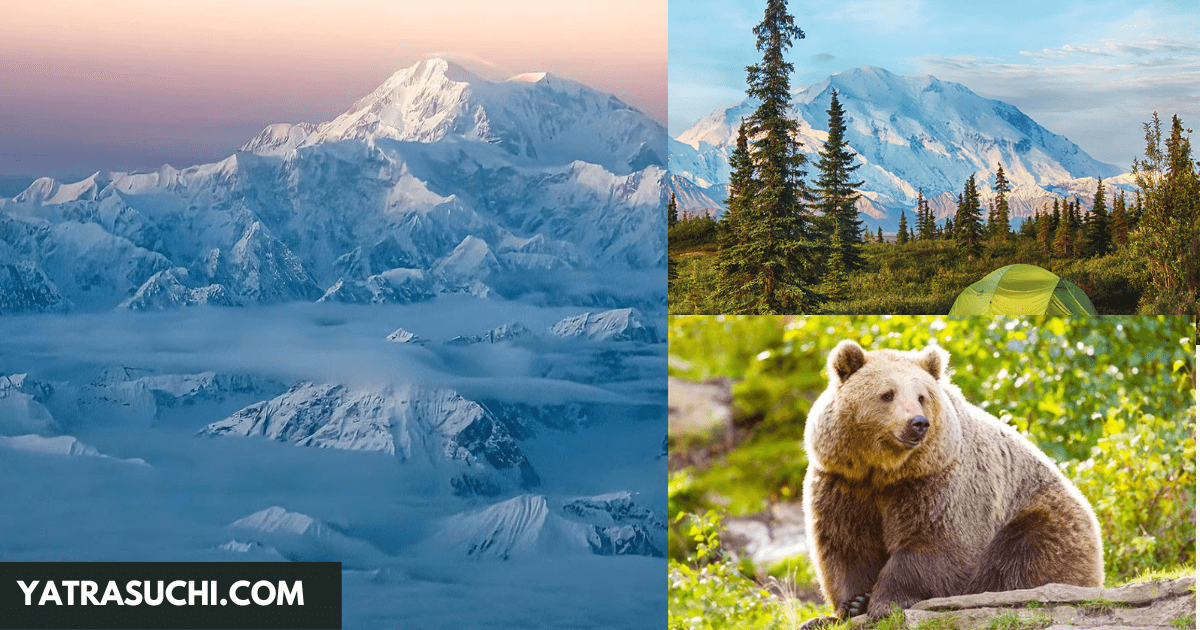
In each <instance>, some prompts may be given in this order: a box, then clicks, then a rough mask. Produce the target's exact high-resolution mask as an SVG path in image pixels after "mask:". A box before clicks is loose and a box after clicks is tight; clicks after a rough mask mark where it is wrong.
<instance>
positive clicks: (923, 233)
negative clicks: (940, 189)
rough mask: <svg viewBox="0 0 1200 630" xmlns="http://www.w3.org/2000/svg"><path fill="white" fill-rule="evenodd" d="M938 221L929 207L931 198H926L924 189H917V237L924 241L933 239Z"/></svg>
mask: <svg viewBox="0 0 1200 630" xmlns="http://www.w3.org/2000/svg"><path fill="white" fill-rule="evenodd" d="M936 230H937V223H935V222H934V220H933V211H932V210H930V209H929V200H928V199H926V198H925V191H924V189H920V190H917V237H918V238H920V239H921V240H922V241H929V240H933V239H934V238H935V237H934V232H935V231H936Z"/></svg>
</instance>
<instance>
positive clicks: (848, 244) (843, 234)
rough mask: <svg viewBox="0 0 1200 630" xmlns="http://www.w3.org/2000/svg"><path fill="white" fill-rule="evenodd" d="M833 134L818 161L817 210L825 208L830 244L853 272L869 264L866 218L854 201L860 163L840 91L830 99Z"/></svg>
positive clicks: (844, 265)
mask: <svg viewBox="0 0 1200 630" xmlns="http://www.w3.org/2000/svg"><path fill="white" fill-rule="evenodd" d="M827 113H828V114H829V137H828V139H826V140H825V145H824V146H823V147H822V148H821V150H820V152H819V155H820V158H819V159H818V160H817V164H816V167H817V172H818V173H820V176H819V177H818V178H817V183H816V191H815V192H816V196H817V199H818V200H819V201H818V203H817V209H819V210H820V211H821V213H822V214H823V215H824V217H825V219H826V223H827V224H828V225H829V226H830V229H831V230H832V235H831V238H830V245H831V246H832V247H836V248H837V250H838V255H839V256H840V257H841V259H842V262H841V268H842V270H843V271H845V272H847V273H849V272H852V271H857V270H859V269H863V268H864V267H866V264H867V262H866V259H865V258H863V255H862V248H861V247H860V246H859V243H860V242H861V241H862V236H861V235H862V232H863V227H862V221H861V220H859V218H858V209H857V208H855V206H854V202H855V201H857V200H858V197H859V194H858V192H857V191H856V188H858V187H859V186H862V184H863V183H862V182H855V181H851V179H852V178H853V174H854V171H856V170H858V167H859V166H860V165H859V164H855V163H854V153H852V152H851V150H850V147H849V145H847V144H846V139H845V136H846V121H845V118H844V116H845V111H844V110H843V109H842V105H841V103H839V102H838V95H837V90H834V91H833V95H832V96H831V97H830V99H829V109H828V110H827Z"/></svg>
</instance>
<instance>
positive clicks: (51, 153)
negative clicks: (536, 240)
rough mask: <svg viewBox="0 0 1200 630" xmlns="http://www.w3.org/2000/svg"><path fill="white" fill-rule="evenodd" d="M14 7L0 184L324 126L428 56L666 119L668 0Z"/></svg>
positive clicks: (213, 1)
mask: <svg viewBox="0 0 1200 630" xmlns="http://www.w3.org/2000/svg"><path fill="white" fill-rule="evenodd" d="M10 4H13V3H10ZM15 5H16V6H7V7H5V9H4V10H3V19H2V20H0V175H4V174H22V175H42V174H52V175H57V174H76V173H78V174H86V173H90V172H92V171H95V170H101V169H112V170H123V169H134V168H154V167H157V166H158V165H160V164H162V163H163V162H170V163H171V164H173V165H174V166H177V167H182V166H187V165H190V164H194V163H197V162H204V161H211V160H215V159H220V158H222V157H224V156H226V155H229V154H230V153H231V152H233V151H234V150H235V149H236V148H237V147H238V146H239V145H240V144H241V143H242V142H244V141H245V140H247V139H249V138H250V137H251V136H253V135H254V134H255V133H257V132H258V131H259V130H260V129H261V128H262V127H263V126H265V125H266V124H268V123H271V122H300V121H307V122H322V121H325V120H329V119H331V118H333V117H334V116H336V115H337V114H338V113H340V112H341V111H343V110H344V109H346V108H347V107H349V106H350V105H351V104H352V103H353V102H354V101H355V100H357V99H358V98H360V97H361V96H363V95H365V94H367V93H368V92H370V91H371V90H372V89H374V88H375V87H376V86H377V85H378V84H379V83H382V82H383V80H384V79H386V78H387V77H388V76H389V75H390V74H391V73H392V72H394V71H396V70H399V69H401V68H404V67H407V66H409V65H412V63H414V62H415V61H417V60H418V59H420V58H421V57H424V56H427V55H429V54H432V53H441V54H443V55H444V56H445V55H448V56H451V57H453V58H456V59H459V60H469V59H479V60H486V62H487V63H489V64H492V65H493V66H494V67H495V72H496V74H498V75H508V74H516V73H521V72H535V71H544V70H548V71H550V72H553V73H555V74H559V75H562V76H565V77H570V78H574V79H577V80H579V81H582V82H584V83H586V84H588V85H591V86H592V87H595V88H597V89H601V90H605V91H609V92H613V93H615V94H617V95H618V96H619V97H620V98H621V99H622V100H624V101H626V102H627V103H630V104H631V105H634V106H635V107H637V108H639V109H641V110H642V111H644V112H645V113H647V114H648V115H650V116H651V117H653V118H655V119H656V120H658V121H660V122H662V123H664V124H665V123H666V118H667V116H666V110H667V93H666V90H667V3H666V1H665V0H651V1H649V2H647V1H645V0H607V1H605V2H595V1H593V0H553V1H549V0H522V1H521V2H503V1H500V2H478V1H474V0H425V1H421V2H414V1H410V0H399V1H396V0H338V1H336V2H334V1H330V0H319V1H318V0H291V1H287V0H255V1H253V2H247V1H246V0H207V1H204V2H200V1H195V0H169V1H166V2H164V1H162V0H154V1H151V0H116V1H112V2H103V3H99V4H97V3H93V2H87V3H85V2H82V1H75V0H36V1H32V2H20V3H15ZM468 65H469V64H468Z"/></svg>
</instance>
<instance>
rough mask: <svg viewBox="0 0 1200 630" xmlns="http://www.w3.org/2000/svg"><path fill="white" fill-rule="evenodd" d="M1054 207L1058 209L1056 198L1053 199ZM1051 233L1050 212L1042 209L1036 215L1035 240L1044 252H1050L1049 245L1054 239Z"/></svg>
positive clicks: (1052, 231) (1052, 230)
mask: <svg viewBox="0 0 1200 630" xmlns="http://www.w3.org/2000/svg"><path fill="white" fill-rule="evenodd" d="M1054 207H1055V210H1057V209H1058V200H1057V199H1056V200H1055V204H1054ZM1053 233H1054V229H1053V227H1052V223H1051V219H1050V214H1049V213H1048V212H1046V211H1045V210H1043V211H1042V212H1040V213H1038V215H1037V242H1038V246H1039V247H1041V249H1042V251H1044V252H1046V253H1047V254H1049V253H1050V245H1051V243H1052V242H1053V240H1054V239H1053V237H1052V236H1051V235H1052V234H1053Z"/></svg>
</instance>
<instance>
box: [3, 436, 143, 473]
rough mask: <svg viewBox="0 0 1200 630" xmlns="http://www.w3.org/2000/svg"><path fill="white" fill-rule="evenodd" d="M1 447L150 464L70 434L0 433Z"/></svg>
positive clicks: (27, 451) (139, 464) (61, 455)
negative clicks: (122, 456)
mask: <svg viewBox="0 0 1200 630" xmlns="http://www.w3.org/2000/svg"><path fill="white" fill-rule="evenodd" d="M0 448H5V449H9V450H14V451H23V452H26V453H39V454H42V455H56V456H60V457H95V458H97V459H107V460H112V461H115V462H121V463H124V464H134V465H137V466H149V464H147V463H146V462H145V460H142V459H140V458H136V457H135V458H132V459H120V458H116V457H112V456H109V455H105V454H104V453H101V452H100V451H99V450H97V449H96V447H94V446H92V445H90V444H84V443H83V442H80V441H79V438H76V437H74V436H70V435H58V436H55V437H46V436H43V435H33V434H30V435H18V436H14V437H7V436H2V435H0Z"/></svg>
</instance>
